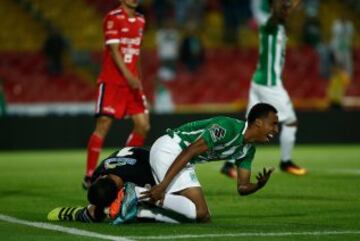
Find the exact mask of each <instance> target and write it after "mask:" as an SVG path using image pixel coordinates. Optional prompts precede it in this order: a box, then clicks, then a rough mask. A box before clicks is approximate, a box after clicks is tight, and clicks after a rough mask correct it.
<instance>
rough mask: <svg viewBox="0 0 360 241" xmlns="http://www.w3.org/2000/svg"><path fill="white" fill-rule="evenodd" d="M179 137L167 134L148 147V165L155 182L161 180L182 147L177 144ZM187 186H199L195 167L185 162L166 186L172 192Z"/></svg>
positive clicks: (167, 190)
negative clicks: (182, 167)
mask: <svg viewBox="0 0 360 241" xmlns="http://www.w3.org/2000/svg"><path fill="white" fill-rule="evenodd" d="M179 143H180V138H179V137H178V136H176V135H175V136H174V138H171V137H170V136H169V135H164V136H161V137H160V138H158V139H157V140H156V141H155V143H154V144H153V145H152V147H151V149H150V166H151V169H152V174H153V176H154V179H155V181H156V183H159V182H161V181H162V180H163V179H164V177H165V174H166V172H167V170H168V169H169V167H170V165H171V164H172V163H173V162H174V160H175V158H176V157H177V156H178V155H179V154H180V153H181V151H182V149H181V147H180V146H179ZM189 187H201V185H200V183H199V181H198V178H197V176H196V173H195V167H194V165H192V164H187V165H186V167H185V168H184V169H183V170H181V171H180V172H179V173H178V175H176V176H175V177H174V179H173V180H172V182H171V183H170V185H169V186H168V187H167V189H166V192H167V193H174V192H179V191H181V190H184V189H186V188H189Z"/></svg>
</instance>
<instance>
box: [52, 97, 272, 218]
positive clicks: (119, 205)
mask: <svg viewBox="0 0 360 241" xmlns="http://www.w3.org/2000/svg"><path fill="white" fill-rule="evenodd" d="M276 113H277V111H276V109H275V108H274V107H272V106H271V105H268V104H263V103H261V104H257V105H255V106H254V107H253V108H252V110H251V111H250V114H249V117H248V121H247V122H244V121H240V120H237V119H233V118H229V117H215V118H211V119H208V120H203V121H197V122H192V123H188V124H185V125H183V126H181V127H179V128H177V129H175V130H169V131H168V134H167V135H165V136H163V137H161V138H159V139H158V140H157V141H156V142H155V143H154V145H153V146H152V148H151V151H150V165H151V169H150V166H149V164H147V165H145V166H143V168H144V169H141V170H142V173H140V172H138V171H133V172H126V171H125V169H126V168H130V166H129V163H131V162H134V161H135V162H136V158H137V156H135V155H133V153H136V150H137V148H136V149H135V148H131V149H126V148H125V149H123V150H121V151H119V152H118V154H116V153H114V154H113V155H112V157H113V158H114V157H119V158H120V159H123V158H126V159H131V158H132V161H131V162H130V161H129V160H128V161H124V160H122V161H121V162H122V163H124V162H125V163H126V164H127V165H125V166H121V165H116V164H115V163H118V160H116V159H115V160H113V161H109V160H112V159H111V158H108V159H107V160H104V161H103V162H102V164H101V165H100V167H98V169H97V171H96V172H95V173H94V175H98V173H101V171H99V170H105V169H106V168H109V167H112V166H114V167H117V168H118V169H121V168H123V169H124V171H123V172H122V173H120V172H117V173H116V175H118V176H117V177H116V178H115V177H114V176H116V175H114V174H115V173H114V172H112V173H109V172H107V173H106V172H102V173H103V176H101V177H100V178H99V177H97V178H98V180H97V181H96V182H95V183H94V184H92V185H91V187H90V189H89V194H88V199H89V202H90V203H91V204H92V205H90V206H88V207H87V208H78V209H76V208H57V209H54V210H53V211H51V212H50V213H49V216H48V219H49V220H78V221H83V222H90V221H101V220H103V219H104V217H105V215H104V210H107V212H106V213H110V216H112V217H113V218H114V217H115V221H114V222H115V223H122V222H124V221H128V220H129V219H131V218H132V217H139V218H143V217H146V218H153V219H155V220H157V221H164V222H178V219H174V218H173V216H172V215H164V214H162V213H161V212H160V213H159V212H154V209H153V208H152V207H150V208H149V206H145V207H144V206H142V205H141V203H147V202H151V203H153V204H155V206H156V207H161V209H159V208H158V210H166V211H171V212H174V213H177V214H179V215H180V217H182V218H186V219H187V220H192V221H198V222H206V221H209V219H210V214H209V210H208V208H207V204H206V201H205V197H204V195H203V193H202V189H201V186H200V183H199V182H198V180H197V177H196V173H195V171H194V166H193V163H196V162H203V161H215V160H224V159H225V160H226V159H228V158H234V159H236V164H237V165H238V185H237V189H238V192H239V194H240V195H248V194H251V193H254V192H256V191H258V190H259V189H261V188H262V187H263V186H264V185H265V184H266V183H267V181H268V179H269V178H270V175H271V173H272V171H273V169H270V170H266V169H265V168H264V170H263V172H262V173H259V174H258V176H257V177H256V178H257V182H256V183H251V182H250V177H251V163H252V159H253V157H254V155H255V147H254V145H253V144H254V143H255V142H269V141H270V139H272V138H273V137H274V135H275V134H276V133H277V132H278V127H277V124H278V118H277V114H276ZM127 152H128V154H130V156H128V155H126V154H127ZM147 158H149V157H148V156H147ZM136 163H138V162H136ZM109 164H112V165H109ZM127 166H129V167H127ZM134 170H135V169H134ZM151 171H152V173H153V175H154V177H155V180H156V181H157V183H158V185H155V186H154V187H153V188H152V189H150V190H149V189H146V188H141V187H139V186H145V184H146V183H149V184H154V180H153V179H152V177H151ZM125 174H126V175H127V178H122V175H125ZM132 175H133V176H132ZM144 177H147V178H148V179H147V180H142V181H139V180H138V179H140V178H144ZM95 178H96V177H95ZM95 178H94V179H95ZM114 178H115V180H118V182H115V184H114V185H112V186H113V188H111V190H112V191H109V193H111V194H106V193H107V191H105V190H108V187H107V186H111V185H110V183H111V182H113V181H114ZM103 179H104V180H109V179H111V180H112V181H108V182H109V183H108V184H106V185H103V186H101V187H100V186H99V182H100V183H102V182H104V181H103ZM119 179H122V181H119ZM124 181H125V182H126V181H131V182H134V183H135V184H137V185H138V187H134V185H131V184H127V186H126V184H125V194H122V193H121V192H119V194H118V193H117V191H118V190H119V188H120V187H122V186H123V185H124ZM116 183H117V185H116ZM105 186H106V187H105ZM95 187H96V189H98V191H97V192H96V193H95V194H94V195H92V194H91V193H92V190H93V189H95ZM117 196H118V198H116V197H117ZM115 199H116V200H115ZM138 199H140V201H141V202H137V201H138ZM114 200H115V208H111V207H110V209H109V208H107V207H108V206H110V205H111V203H112V202H113V201H114ZM111 206H113V205H111ZM137 208H138V209H137ZM112 209H115V210H117V211H115V215H114V214H112V215H111V210H112ZM109 210H110V211H109ZM116 212H117V213H116ZM134 213H135V214H134ZM171 214H172V213H171ZM183 220H184V219H183Z"/></svg>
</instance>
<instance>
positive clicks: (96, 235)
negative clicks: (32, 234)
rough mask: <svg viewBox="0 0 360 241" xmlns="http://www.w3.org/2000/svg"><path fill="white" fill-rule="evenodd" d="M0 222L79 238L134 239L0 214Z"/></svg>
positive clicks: (129, 240)
mask: <svg viewBox="0 0 360 241" xmlns="http://www.w3.org/2000/svg"><path fill="white" fill-rule="evenodd" d="M0 220H1V221H4V222H8V223H15V224H21V225H26V226H30V227H35V228H40V229H46V230H51V231H56V232H61V233H67V234H72V235H77V236H84V237H90V238H96V239H104V240H114V241H133V240H132V239H128V238H124V237H119V236H114V235H106V234H100V233H95V232H90V231H86V230H81V229H77V228H68V227H63V226H60V225H54V224H50V223H41V222H30V221H26V220H22V219H18V218H14V217H11V216H7V215H2V214H0Z"/></svg>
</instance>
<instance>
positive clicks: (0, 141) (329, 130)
mask: <svg viewBox="0 0 360 241" xmlns="http://www.w3.org/2000/svg"><path fill="white" fill-rule="evenodd" d="M227 115H229V116H233V117H236V116H239V117H240V118H243V116H244V113H240V114H238V115H237V114H234V113H233V114H227ZM211 116H214V115H210V114H192V115H188V114H187V115H185V114H176V115H174V114H173V115H152V116H151V124H152V129H151V132H150V136H149V137H148V139H147V143H146V145H147V146H149V145H150V144H151V143H152V142H153V141H154V140H155V139H156V138H157V137H159V136H160V135H162V134H163V133H164V132H165V129H166V128H173V127H176V126H178V125H180V124H182V123H185V122H188V121H192V120H197V119H203V118H207V117H211ZM298 118H299V123H300V125H299V131H298V134H297V136H298V143H303V144H313V143H319V144H321V143H334V144H335V143H360V125H359V123H360V112H358V111H344V112H343V111H327V112H299V113H298ZM93 127H94V119H93V118H92V117H90V116H89V115H81V116H47V117H20V116H8V117H6V118H0V150H19V149H62V148H85V147H86V145H87V141H88V137H89V135H90V133H91V131H92V130H93ZM130 129H131V122H130V121H129V120H126V121H122V122H117V123H115V125H114V126H113V128H112V130H111V131H110V135H109V136H108V138H107V140H106V143H105V145H106V146H108V147H114V146H121V145H123V144H124V143H125V140H126V138H127V136H128V134H129V131H130Z"/></svg>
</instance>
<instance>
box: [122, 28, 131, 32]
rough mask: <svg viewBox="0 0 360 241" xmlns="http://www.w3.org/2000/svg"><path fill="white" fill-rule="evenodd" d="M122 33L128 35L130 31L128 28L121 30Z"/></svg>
mask: <svg viewBox="0 0 360 241" xmlns="http://www.w3.org/2000/svg"><path fill="white" fill-rule="evenodd" d="M121 32H123V33H127V32H129V29H128V28H122V29H121Z"/></svg>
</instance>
